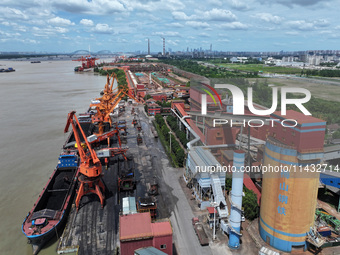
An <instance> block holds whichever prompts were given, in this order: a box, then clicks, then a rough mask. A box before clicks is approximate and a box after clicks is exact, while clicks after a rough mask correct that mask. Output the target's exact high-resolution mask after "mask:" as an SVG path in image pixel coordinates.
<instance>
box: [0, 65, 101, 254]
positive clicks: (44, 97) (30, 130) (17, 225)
mask: <svg viewBox="0 0 340 255" xmlns="http://www.w3.org/2000/svg"><path fill="white" fill-rule="evenodd" d="M77 64H78V63H76V62H72V61H42V62H41V63H37V64H31V63H30V61H4V60H0V65H1V66H0V68H7V67H13V68H14V69H15V70H16V71H15V72H11V73H0V92H1V93H0V95H1V99H0V108H1V109H2V110H1V113H0V141H1V147H0V159H1V161H0V215H2V216H1V218H0V226H1V227H0V229H1V234H0V236H1V238H0V254H2V255H7V254H8V255H13V254H18V255H21V254H32V248H31V246H30V245H28V244H27V239H26V237H25V235H24V234H23V233H22V232H21V224H22V222H23V220H24V218H25V217H26V215H27V213H28V212H29V211H30V210H31V208H32V206H33V204H34V202H35V201H36V199H37V198H38V196H39V194H40V192H41V191H42V189H43V187H44V186H45V184H46V182H47V180H48V178H49V176H50V175H51V173H52V171H53V170H54V168H55V166H56V165H57V162H58V156H59V154H60V152H61V150H62V145H63V143H64V141H65V140H66V138H67V135H68V134H64V132H63V131H64V127H65V124H66V119H67V114H68V113H69V112H70V111H71V110H76V111H77V112H78V113H79V112H84V111H86V110H87V109H88V107H89V104H90V100H91V99H92V98H95V97H99V92H100V91H101V90H102V89H103V88H104V85H105V82H106V77H104V76H98V75H94V74H93V73H92V72H87V73H75V72H74V71H73V68H74V67H75V66H76V65H77ZM56 245H57V243H56V242H55V240H54V242H51V243H50V244H49V245H48V246H47V248H45V249H43V250H42V251H41V252H40V253H39V254H41V255H51V254H56Z"/></svg>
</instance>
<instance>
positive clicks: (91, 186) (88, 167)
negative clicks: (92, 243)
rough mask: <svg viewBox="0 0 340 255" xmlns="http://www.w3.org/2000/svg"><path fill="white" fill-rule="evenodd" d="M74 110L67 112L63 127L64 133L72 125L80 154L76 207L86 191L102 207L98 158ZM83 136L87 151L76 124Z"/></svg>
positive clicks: (101, 185) (102, 190)
mask: <svg viewBox="0 0 340 255" xmlns="http://www.w3.org/2000/svg"><path fill="white" fill-rule="evenodd" d="M75 113H76V112H75V111H72V112H70V113H69V114H68V118H67V122H66V126H65V129H64V133H66V132H68V129H69V127H70V125H72V129H73V133H74V137H75V139H76V142H77V144H78V152H79V156H80V161H81V162H80V166H79V172H80V175H79V177H78V181H79V182H80V187H79V189H78V191H77V198H76V208H77V211H78V210H79V202H80V200H81V198H82V197H83V196H85V195H86V194H88V193H94V194H96V195H97V196H98V197H99V199H100V204H101V206H102V208H103V207H104V195H103V193H102V192H104V191H105V186H104V183H103V182H102V180H101V176H102V165H101V163H100V160H99V159H98V157H97V154H96V152H95V151H94V150H93V149H92V147H91V145H90V143H89V142H88V141H87V139H86V136H85V134H84V131H83V129H82V128H81V126H80V123H79V121H78V119H77V116H76V115H75ZM75 123H76V124H77V126H78V128H79V130H80V132H81V134H82V136H83V137H84V141H85V143H86V146H87V151H85V149H84V148H83V147H82V146H81V140H80V137H79V133H78V131H77V127H76V124H75Z"/></svg>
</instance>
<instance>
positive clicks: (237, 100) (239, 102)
mask: <svg viewBox="0 0 340 255" xmlns="http://www.w3.org/2000/svg"><path fill="white" fill-rule="evenodd" d="M203 85H204V86H206V87H208V88H210V89H211V90H212V91H213V92H214V93H215V95H216V96H217V98H218V100H219V101H220V104H221V106H222V101H221V98H220V96H219V95H218V94H217V92H216V90H215V89H214V88H213V87H211V86H209V85H206V84H203ZM215 88H218V89H228V90H230V92H231V94H232V98H233V101H232V102H233V103H232V113H233V115H239V116H240V115H245V114H244V105H245V104H244V102H245V98H244V94H243V92H242V90H241V89H240V88H238V87H236V86H235V85H231V84H216V85H215ZM278 90H279V88H277V87H272V106H271V107H270V108H269V109H263V110H259V109H256V108H255V107H254V103H253V88H252V87H248V90H247V96H248V98H247V105H248V109H249V111H250V112H251V113H252V114H254V115H258V116H266V115H270V114H272V113H273V112H275V111H276V109H277V106H278ZM204 91H206V90H204ZM288 93H300V94H303V95H304V97H302V98H287V94H288ZM208 94H209V95H210V97H212V98H213V95H212V94H211V93H208ZM280 94H281V115H286V114H287V105H295V106H296V107H297V108H298V109H299V110H300V111H301V112H302V113H303V114H304V115H312V114H311V113H310V112H309V111H308V110H307V109H306V108H305V107H304V106H303V104H304V103H307V102H308V101H309V100H310V99H311V93H310V91H309V90H307V89H304V88H287V87H284V88H281V93H280ZM213 100H214V101H215V99H214V98H213ZM201 104H202V106H201V114H202V115H207V94H201ZM215 104H216V102H215ZM265 121H267V122H271V123H272V125H273V124H274V122H279V121H280V120H279V119H272V118H271V119H266V120H265ZM213 122H214V126H215V125H216V124H227V123H229V124H231V125H232V124H233V123H234V124H240V123H242V122H240V121H234V122H233V121H232V120H225V119H214V121H213ZM247 122H248V125H250V126H253V127H261V126H263V125H264V121H262V120H259V119H254V120H247ZM283 122H285V123H282V122H281V124H282V126H285V127H295V126H296V125H297V121H296V120H294V119H286V120H284V121H283ZM243 123H244V125H245V124H246V120H244V121H243ZM255 123H257V124H256V125H255ZM287 123H290V124H287Z"/></svg>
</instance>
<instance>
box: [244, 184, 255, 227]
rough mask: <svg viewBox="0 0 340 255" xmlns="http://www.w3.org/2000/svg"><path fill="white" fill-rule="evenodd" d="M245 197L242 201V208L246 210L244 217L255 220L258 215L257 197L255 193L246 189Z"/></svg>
mask: <svg viewBox="0 0 340 255" xmlns="http://www.w3.org/2000/svg"><path fill="white" fill-rule="evenodd" d="M243 190H244V193H245V196H244V197H243V199H242V207H243V208H244V217H246V218H247V219H248V220H253V219H255V218H256V217H257V214H258V205H257V196H256V194H255V193H254V191H252V190H249V189H247V188H246V187H244V189H243Z"/></svg>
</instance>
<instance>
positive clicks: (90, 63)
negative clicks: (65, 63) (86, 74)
mask: <svg viewBox="0 0 340 255" xmlns="http://www.w3.org/2000/svg"><path fill="white" fill-rule="evenodd" d="M98 59H99V58H95V57H91V56H90V55H88V56H85V57H83V56H81V57H80V58H78V59H74V60H72V61H81V67H82V69H81V70H79V71H83V70H84V69H88V68H91V67H95V66H96V60H98Z"/></svg>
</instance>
